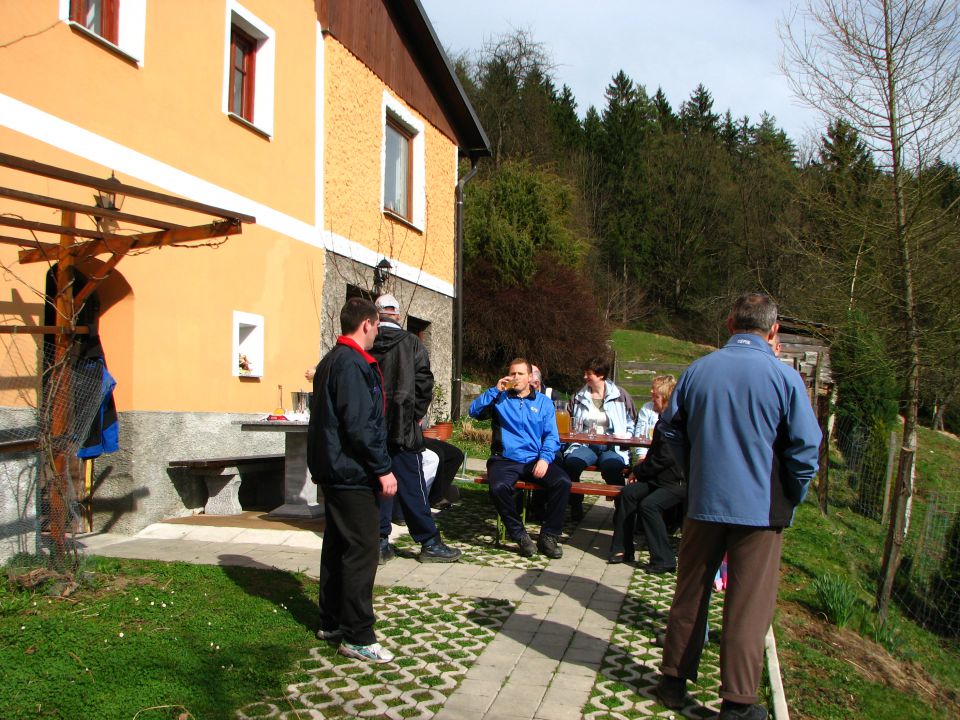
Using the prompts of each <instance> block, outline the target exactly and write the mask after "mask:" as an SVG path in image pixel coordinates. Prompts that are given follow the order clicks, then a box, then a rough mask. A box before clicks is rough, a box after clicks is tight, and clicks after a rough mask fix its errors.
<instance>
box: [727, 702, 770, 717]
mask: <svg viewBox="0 0 960 720" xmlns="http://www.w3.org/2000/svg"><path fill="white" fill-rule="evenodd" d="M767 717H768V715H767V709H766V708H765V707H763V705H742V704H740V703H732V702H730V701H729V700H724V701H723V702H722V703H721V704H720V717H719V719H718V720H767Z"/></svg>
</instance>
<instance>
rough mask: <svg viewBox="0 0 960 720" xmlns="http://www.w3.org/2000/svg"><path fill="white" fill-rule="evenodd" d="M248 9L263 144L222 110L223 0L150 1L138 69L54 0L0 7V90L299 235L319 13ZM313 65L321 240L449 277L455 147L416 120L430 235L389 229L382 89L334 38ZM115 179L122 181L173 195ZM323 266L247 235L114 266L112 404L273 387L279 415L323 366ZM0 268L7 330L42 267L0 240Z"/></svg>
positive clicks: (262, 230) (196, 404)
mask: <svg viewBox="0 0 960 720" xmlns="http://www.w3.org/2000/svg"><path fill="white" fill-rule="evenodd" d="M243 5H244V7H246V8H247V9H249V10H250V11H251V12H253V13H255V14H256V15H257V16H258V17H260V18H261V19H262V20H263V21H264V22H266V23H268V24H270V25H271V26H272V28H273V29H274V30H275V31H276V34H277V58H276V90H275V121H274V124H275V134H274V137H273V138H272V139H266V138H264V137H263V136H261V135H259V134H257V133H255V132H252V131H251V130H250V129H248V128H245V127H242V126H240V125H238V124H237V123H236V122H233V121H231V120H230V119H229V118H228V117H227V116H226V115H225V114H224V113H223V112H222V108H221V101H222V83H223V72H224V68H223V47H224V40H225V38H224V37H223V35H224V12H225V9H224V8H225V5H224V4H222V3H219V2H216V3H215V2H199V3H198V2H193V1H192V0H165V1H164V2H157V1H155V0H151V1H149V2H147V5H146V7H147V20H146V25H147V32H146V47H145V52H144V64H143V66H142V67H139V68H138V67H137V66H136V65H135V64H133V63H130V62H128V61H125V60H122V59H120V58H118V57H117V56H116V55H115V54H113V53H111V52H109V51H107V50H106V49H104V48H103V47H102V46H101V45H100V44H98V43H96V42H94V41H91V40H90V39H89V38H87V37H84V36H82V35H80V34H78V33H77V32H76V31H74V30H71V29H70V28H69V27H68V26H67V25H66V24H65V23H62V22H61V23H57V22H56V19H57V3H56V1H55V0H34V1H33V2H29V3H0V20H2V22H0V42H3V43H8V44H7V45H6V46H5V47H4V48H3V52H2V53H0V93H2V94H4V95H8V96H10V97H14V98H17V99H18V100H20V101H22V102H24V103H26V104H27V105H28V106H31V107H33V108H37V109H39V110H41V111H43V112H45V113H49V114H50V115H51V116H54V117H56V118H60V119H62V120H65V121H67V122H69V123H72V124H73V125H75V126H77V127H78V128H81V129H86V130H89V131H91V132H94V133H96V134H97V135H99V136H102V137H105V138H108V139H110V140H111V141H113V142H116V143H118V144H119V145H121V146H123V147H125V148H129V149H131V150H133V151H135V152H137V153H142V154H143V155H144V156H145V157H147V158H154V159H156V160H160V161H162V162H164V163H166V164H168V165H170V166H172V167H174V168H176V169H177V170H181V171H184V172H186V173H188V174H190V175H191V176H194V177H197V178H202V179H203V180H205V181H207V182H209V183H211V184H212V185H213V186H216V187H220V188H224V189H227V190H230V191H233V192H235V193H237V194H238V195H241V196H243V197H245V198H249V199H251V200H254V201H256V202H260V203H262V204H263V205H265V206H266V207H268V208H270V209H271V210H277V211H279V212H280V213H283V214H285V215H286V216H289V217H290V218H292V219H293V220H295V221H299V222H301V223H303V224H306V225H312V224H313V222H314V218H315V214H316V213H315V210H316V208H315V198H316V188H315V184H316V177H317V173H316V168H315V165H314V158H315V157H316V151H315V146H314V141H313V137H314V133H315V129H316V127H317V118H316V117H315V112H314V109H315V107H316V87H315V86H316V81H317V79H316V78H315V77H314V71H315V68H316V63H315V61H314V58H315V56H316V52H317V47H316V43H317V31H316V16H315V14H314V13H315V11H314V5H313V3H312V2H308V1H304V2H293V1H292V0H285V2H284V3H283V4H282V8H281V10H282V11H281V10H278V7H281V6H280V5H279V4H278V3H275V2H272V1H271V0H245V2H243ZM11 40H15V41H14V42H11ZM324 67H325V79H324V93H325V97H324V106H325V108H326V113H325V117H324V127H325V147H324V167H323V177H324V195H325V206H324V214H325V219H326V221H325V223H324V225H325V228H324V229H326V230H333V231H334V232H335V233H337V234H338V235H341V236H343V237H346V238H348V239H349V240H352V241H354V242H357V243H360V244H362V245H364V246H365V247H367V248H369V249H370V250H372V251H374V252H376V253H377V254H379V255H387V256H388V257H391V258H393V259H395V260H399V261H401V262H402V263H405V264H407V265H408V266H410V267H412V268H420V267H422V269H423V271H424V272H425V273H429V274H431V275H433V276H434V277H436V278H438V279H439V280H441V281H445V282H449V283H452V282H453V262H454V260H453V237H454V212H453V209H454V187H455V182H456V167H455V146H454V144H453V143H452V142H451V141H450V140H449V139H448V138H446V137H445V136H444V135H442V134H441V133H440V132H439V131H438V130H437V129H436V128H435V127H433V126H432V125H430V124H429V123H428V122H426V121H424V124H425V131H424V135H425V137H424V143H425V145H424V147H425V181H426V187H427V192H426V195H427V204H426V208H425V230H424V231H423V232H421V231H418V230H414V229H411V228H410V227H409V226H407V225H405V224H403V223H400V222H397V221H395V220H393V219H389V218H386V217H385V216H384V214H383V212H382V208H381V207H380V199H381V195H380V192H381V191H380V186H381V172H382V170H381V159H380V148H381V146H382V141H383V116H382V97H383V90H384V84H383V82H382V81H381V80H380V79H379V78H377V77H376V76H375V75H374V74H372V73H371V72H370V71H369V70H368V69H367V68H366V67H365V66H363V65H362V63H360V62H359V61H358V60H357V59H356V58H355V57H353V56H352V55H351V54H350V53H349V52H348V51H347V50H346V49H344V48H343V47H342V46H341V45H339V43H337V42H336V41H335V40H333V39H332V38H327V39H326V40H325V41H324ZM401 100H402V99H401ZM408 109H409V108H408ZM410 112H411V114H414V115H417V116H418V117H420V116H419V115H418V114H417V113H415V112H413V111H412V110H410ZM421 119H422V118H421ZM0 150H2V151H3V152H9V153H11V154H14V155H20V156H23V157H27V158H30V159H33V160H37V161H39V162H44V163H49V164H52V165H56V166H59V167H64V168H68V169H70V170H75V171H78V172H84V173H88V174H91V175H95V176H98V177H106V176H108V175H109V173H110V171H111V169H112V168H109V167H106V166H104V165H103V164H100V163H97V162H95V161H94V160H90V159H84V158H82V157H78V156H77V155H74V154H71V153H68V152H66V151H64V150H62V149H59V148H58V147H56V143H55V142H53V143H51V144H47V143H45V142H42V141H40V140H37V139H34V138H31V137H28V136H27V135H24V134H20V133H18V132H15V131H13V130H10V129H8V128H6V127H3V125H2V123H0ZM118 174H119V175H120V177H121V179H122V180H124V181H126V182H129V183H131V184H134V185H139V186H142V187H147V188H151V189H155V190H158V191H161V192H166V193H174V194H175V193H177V192H178V188H176V187H156V186H153V185H151V183H150V182H149V181H148V180H146V179H143V178H138V177H136V176H135V175H130V174H124V173H122V172H121V173H118ZM0 185H5V186H8V187H15V188H17V189H23V190H28V191H32V192H38V193H42V194H50V195H55V196H57V197H64V198H69V199H71V200H75V201H78V202H84V203H89V202H90V201H91V193H90V191H89V190H88V189H83V188H78V187H72V186H66V185H63V184H59V183H55V182H53V181H49V180H45V179H42V178H33V177H31V176H28V175H25V174H22V173H10V172H2V171H0ZM193 199H198V200H201V201H207V202H209V199H208V198H203V197H199V198H193ZM10 208H11V204H10V203H5V204H2V205H0V210H3V211H8V210H9V209H10ZM124 210H125V211H128V212H131V213H141V214H147V215H154V216H157V217H161V218H163V219H165V220H169V221H172V222H178V223H183V224H191V225H192V224H197V222H198V218H197V216H196V215H193V214H188V213H181V212H178V211H176V210H174V209H172V208H163V207H160V206H156V205H150V206H147V205H144V204H142V203H138V202H137V201H135V200H133V199H128V200H127V204H125V205H124ZM23 215H24V216H26V217H31V218H33V219H44V220H47V221H53V220H55V217H54V215H55V211H52V210H50V211H47V210H43V209H41V210H40V211H39V214H38V210H37V208H35V207H31V208H29V209H24V210H23ZM81 222H87V223H89V220H86V219H81ZM11 234H13V233H11ZM318 237H319V235H318ZM43 239H45V240H48V241H49V240H51V239H52V238H51V237H50V236H45V237H44V238H43ZM323 257H324V252H323V250H321V249H320V248H318V247H316V246H313V245H310V244H308V243H306V242H301V241H300V240H295V239H293V238H291V237H288V236H286V235H285V234H283V233H281V232H278V231H276V230H272V229H270V228H268V227H265V226H263V225H248V226H246V227H245V228H244V232H243V234H242V235H239V236H234V237H231V238H229V239H227V240H226V242H225V243H223V244H222V245H220V246H219V247H216V248H214V247H198V248H195V249H182V248H164V249H162V250H152V251H149V252H146V253H143V254H140V255H135V256H130V257H127V258H125V259H124V260H123V261H121V263H120V264H119V266H118V267H117V270H116V275H115V277H114V278H113V279H112V280H111V281H108V283H106V284H105V285H104V287H103V291H102V293H101V294H102V295H103V296H104V297H103V300H104V311H103V314H102V317H101V321H100V333H101V340H102V342H103V345H104V348H105V350H106V353H107V361H108V363H109V366H110V369H111V372H112V373H113V374H114V376H115V377H116V378H117V381H118V386H117V390H116V394H115V397H116V400H117V404H118V409H119V410H121V411H129V410H136V411H177V412H190V411H207V412H251V413H253V412H267V411H269V410H271V409H273V408H274V407H275V405H276V404H277V401H278V398H279V394H278V386H282V387H283V391H284V392H283V402H284V404H288V403H289V392H290V391H291V390H296V389H299V388H305V386H306V381H305V380H304V378H303V372H304V369H305V368H306V367H307V366H310V365H313V364H314V363H315V362H316V361H317V359H318V352H319V346H320V322H321V320H320V318H321V317H323V318H324V322H328V321H329V317H328V316H329V313H326V309H324V308H322V307H321V306H320V303H321V296H322V285H323V280H322V278H323V276H324V266H323V263H324V260H323ZM100 259H101V260H104V259H106V258H105V256H102V257H101V258H100ZM0 262H2V263H3V265H4V266H5V267H8V268H15V269H16V273H6V274H5V275H4V276H3V277H2V278H0V311H2V313H3V315H4V317H3V319H2V322H4V323H12V324H19V323H22V322H32V323H40V322H42V307H41V306H40V304H39V298H38V297H37V294H36V292H35V291H36V290H40V291H41V292H42V288H43V278H44V273H45V271H46V267H45V266H44V265H43V264H35V265H29V266H18V265H17V263H16V248H13V247H11V246H0ZM127 288H129V290H127ZM235 310H237V311H243V312H248V313H255V314H259V315H262V316H264V318H265V330H266V337H265V357H264V376H263V377H262V378H261V379H259V380H257V379H250V378H238V377H235V376H233V375H232V368H233V363H234V362H235V358H234V357H233V352H232V322H233V311H235ZM16 342H17V343H21V345H17V346H15V349H16V350H17V352H18V353H19V354H22V355H24V356H29V355H30V354H31V351H32V352H33V354H34V357H35V354H36V350H35V348H36V346H37V343H36V341H35V340H32V339H27V340H26V341H24V340H22V339H19V340H17V341H16ZM24 342H26V345H22V343H24ZM31 343H32V346H31ZM7 347H11V346H7ZM24 349H25V352H21V351H23V350H24ZM8 354H9V353H8ZM16 372H20V370H9V371H8V370H6V369H3V368H0V375H9V374H11V373H16ZM17 392H18V391H13V394H17ZM21 396H22V393H20V394H19V395H18V397H16V398H11V397H10V393H6V394H4V395H2V396H0V404H8V403H9V404H22V403H23V402H25V401H24V398H23V397H21Z"/></svg>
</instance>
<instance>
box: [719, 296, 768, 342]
mask: <svg viewBox="0 0 960 720" xmlns="http://www.w3.org/2000/svg"><path fill="white" fill-rule="evenodd" d="M777 312H778V309H777V304H776V303H775V302H774V301H773V298H771V297H770V296H769V295H766V294H764V293H748V294H747V295H741V296H740V297H738V298H737V300H736V302H734V303H733V310H731V311H730V320H731V324H732V325H733V330H734V331H735V332H762V333H768V332H770V329H771V328H772V327H773V326H774V324H776V322H777Z"/></svg>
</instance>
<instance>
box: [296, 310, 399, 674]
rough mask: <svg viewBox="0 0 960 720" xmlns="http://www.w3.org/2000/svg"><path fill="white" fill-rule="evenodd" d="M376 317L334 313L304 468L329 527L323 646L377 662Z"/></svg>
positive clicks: (383, 469)
mask: <svg viewBox="0 0 960 720" xmlns="http://www.w3.org/2000/svg"><path fill="white" fill-rule="evenodd" d="M379 324H380V318H379V316H378V314H377V308H376V307H374V304H373V303H372V302H370V301H369V300H364V299H362V298H350V299H349V300H347V303H346V305H344V306H343V309H342V310H340V329H341V332H342V334H341V335H340V337H338V338H337V344H336V345H335V346H334V347H333V349H332V350H331V351H330V352H328V353H327V354H326V355H324V357H323V359H322V360H321V361H320V364H319V365H318V366H317V371H316V374H315V375H314V377H313V401H312V403H311V407H310V427H309V429H308V432H307V464H308V465H309V467H310V474H311V475H312V476H313V480H314V482H316V483H319V484H320V485H321V486H322V487H323V495H324V500H325V505H326V516H327V526H326V529H325V530H324V532H323V549H322V550H321V551H320V629H319V630H318V631H317V637H318V638H320V639H321V640H340V639H342V643H341V644H340V653H341V654H342V655H346V656H347V657H353V658H359V659H361V660H367V661H370V662H375V663H385V662H390V661H391V660H393V653H391V652H390V651H389V650H387V649H385V648H383V647H381V646H380V644H379V643H378V642H376V635H374V632H373V623H374V615H373V581H374V579H375V578H376V575H377V556H378V552H377V549H378V548H377V538H378V526H379V520H380V515H379V512H378V503H379V496H380V495H382V496H383V497H387V498H389V497H392V496H393V494H394V493H395V492H396V491H397V480H396V478H395V477H394V476H393V473H392V472H391V471H390V456H389V455H387V432H386V427H385V425H384V421H383V418H384V396H383V376H382V375H381V374H380V368H379V367H378V366H377V361H376V360H374V359H373V357H372V356H371V355H370V354H369V353H368V352H367V351H368V350H369V349H370V348H371V347H373V341H374V339H376V337H377V329H378V327H379Z"/></svg>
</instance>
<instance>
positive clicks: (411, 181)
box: [381, 91, 427, 231]
mask: <svg viewBox="0 0 960 720" xmlns="http://www.w3.org/2000/svg"><path fill="white" fill-rule="evenodd" d="M425 130H426V126H425V125H424V122H423V120H421V119H420V118H419V117H418V116H417V115H415V114H414V113H413V111H411V110H410V109H409V108H407V107H406V106H405V105H404V104H403V103H402V102H400V101H399V100H397V99H396V98H394V97H393V96H392V95H391V94H390V93H388V92H386V91H384V93H383V145H382V147H381V153H382V155H381V159H382V161H383V186H382V189H383V212H384V213H385V214H387V215H389V216H392V217H396V218H399V219H401V220H403V221H404V222H406V223H407V224H408V225H412V226H413V227H414V228H416V229H417V230H420V231H423V229H424V226H425V214H426V213H425V208H426V205H427V191H426V182H425V177H426V168H425V151H424V135H425Z"/></svg>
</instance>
